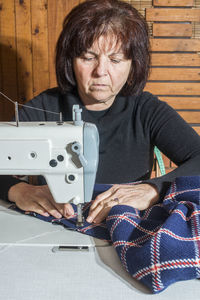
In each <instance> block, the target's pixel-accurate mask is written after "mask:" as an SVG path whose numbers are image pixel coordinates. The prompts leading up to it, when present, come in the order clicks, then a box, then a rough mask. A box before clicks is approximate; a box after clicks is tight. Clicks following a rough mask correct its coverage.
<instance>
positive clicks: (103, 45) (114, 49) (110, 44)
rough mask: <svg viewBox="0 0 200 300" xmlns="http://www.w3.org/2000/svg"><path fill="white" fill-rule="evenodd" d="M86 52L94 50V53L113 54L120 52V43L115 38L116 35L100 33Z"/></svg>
mask: <svg viewBox="0 0 200 300" xmlns="http://www.w3.org/2000/svg"><path fill="white" fill-rule="evenodd" d="M87 51H88V52H94V53H97V54H98V53H109V54H115V53H121V54H123V51H122V43H121V41H120V40H119V39H118V38H117V36H114V35H101V36H100V37H99V38H98V39H96V40H95V41H94V42H93V44H92V46H91V47H90V48H89V49H87Z"/></svg>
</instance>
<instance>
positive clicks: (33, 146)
mask: <svg viewBox="0 0 200 300" xmlns="http://www.w3.org/2000/svg"><path fill="white" fill-rule="evenodd" d="M81 111H82V110H81V109H80V108H79V106H78V105H74V106H73V121H72V122H62V120H60V121H59V122H19V119H18V117H17V118H16V122H9V123H6V122H1V123H0V174H1V175H43V176H44V177H45V179H46V182H47V184H48V186H49V189H50V191H51V193H52V195H53V197H54V200H55V201H56V202H57V203H71V202H72V203H74V204H76V205H77V213H78V221H77V226H80V225H81V224H82V222H83V216H82V205H83V204H84V203H85V202H89V201H90V200H91V198H92V193H93V188H94V183H95V177H96V170H97V166H98V151H99V147H98V146H99V136H98V131H97V128H96V126H95V125H94V124H90V123H85V122H83V121H82V117H81ZM16 115H18V114H16Z"/></svg>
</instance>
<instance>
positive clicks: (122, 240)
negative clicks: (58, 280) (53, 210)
mask: <svg viewBox="0 0 200 300" xmlns="http://www.w3.org/2000/svg"><path fill="white" fill-rule="evenodd" d="M109 187H110V186H105V185H103V186H101V185H98V186H96V188H97V190H96V193H99V192H101V191H102V190H105V189H108V188H109ZM89 206H90V204H87V205H86V206H85V209H84V215H85V218H86V217H87V214H88V211H89ZM34 215H35V216H36V217H39V218H41V219H43V220H45V221H50V222H52V223H55V222H56V223H59V224H63V225H64V226H66V227H70V228H74V229H76V230H77V231H79V232H82V233H86V234H89V235H91V236H95V237H98V238H101V239H105V240H108V241H110V240H111V241H112V243H113V246H114V247H115V249H116V251H117V253H118V255H119V258H120V260H121V262H122V264H123V265H124V267H125V268H126V270H127V271H128V272H129V273H130V274H131V275H132V276H133V278H135V279H137V280H139V281H141V282H142V283H144V284H145V285H146V286H147V287H149V288H150V289H151V291H152V292H153V293H159V292H161V291H163V290H164V289H166V288H167V287H168V286H169V285H170V284H172V283H174V282H176V281H181V280H188V279H194V278H199V277H200V226H199V223H200V176H192V177H179V178H177V179H176V180H175V182H174V183H173V184H172V185H171V187H170V189H169V191H168V193H167V194H166V196H165V198H164V200H163V202H162V203H158V204H157V205H154V206H153V207H151V208H149V209H146V210H144V211H139V210H137V209H134V208H132V207H129V206H125V205H116V206H114V207H113V208H112V209H111V211H110V213H109V215H108V217H107V219H106V221H104V222H102V223H101V224H96V225H95V224H89V223H87V222H85V224H84V226H83V227H81V228H78V229H77V228H76V226H75V223H76V214H75V216H74V217H73V218H71V219H68V220H67V219H64V218H62V219H56V220H55V219H53V218H52V217H48V218H45V217H42V216H39V215H38V214H34Z"/></svg>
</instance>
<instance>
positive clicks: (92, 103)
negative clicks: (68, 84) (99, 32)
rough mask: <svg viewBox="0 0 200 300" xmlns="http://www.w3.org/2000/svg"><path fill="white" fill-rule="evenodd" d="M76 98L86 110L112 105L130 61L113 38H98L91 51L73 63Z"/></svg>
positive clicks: (128, 68) (127, 73)
mask: <svg viewBox="0 0 200 300" xmlns="http://www.w3.org/2000/svg"><path fill="white" fill-rule="evenodd" d="M73 68H74V73H75V77H76V81H77V85H78V92H79V95H80V97H81V99H82V101H83V103H84V104H85V106H86V108H87V109H91V110H103V109H106V108H108V107H109V106H111V105H112V103H113V101H114V100H115V97H116V95H117V94H118V93H119V91H120V90H121V89H122V87H123V86H124V84H125V83H126V81H127V78H128V75H129V72H130V69H131V59H126V58H125V57H124V54H123V52H122V50H121V44H120V43H116V39H115V38H114V37H113V36H107V37H104V36H101V37H100V38H99V39H98V40H97V41H95V42H94V44H93V45H92V47H91V48H90V49H88V50H87V52H85V53H83V54H82V55H81V56H80V57H77V58H75V59H74V62H73Z"/></svg>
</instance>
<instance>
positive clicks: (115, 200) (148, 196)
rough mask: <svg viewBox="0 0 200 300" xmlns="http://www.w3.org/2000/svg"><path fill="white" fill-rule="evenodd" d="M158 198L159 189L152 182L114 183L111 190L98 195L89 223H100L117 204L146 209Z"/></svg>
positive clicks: (91, 208) (90, 213) (89, 216)
mask: <svg viewBox="0 0 200 300" xmlns="http://www.w3.org/2000/svg"><path fill="white" fill-rule="evenodd" d="M158 198H159V194H158V191H157V190H156V188H155V187H153V186H152V185H150V184H146V183H144V184H143V183H142V184H135V185H130V184H120V185H113V186H112V187H111V188H110V189H109V190H107V191H106V192H104V193H102V194H99V195H98V196H97V197H96V199H95V200H94V202H93V204H92V205H91V207H90V212H89V215H88V218H87V221H88V222H89V223H92V222H94V223H100V222H101V221H102V220H103V219H105V218H106V217H107V215H108V214H109V211H110V209H111V208H112V207H113V206H115V205H117V204H123V205H129V206H132V207H134V208H137V209H139V210H144V209H146V208H148V207H151V206H152V205H153V204H155V203H156V202H157V201H158Z"/></svg>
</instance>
